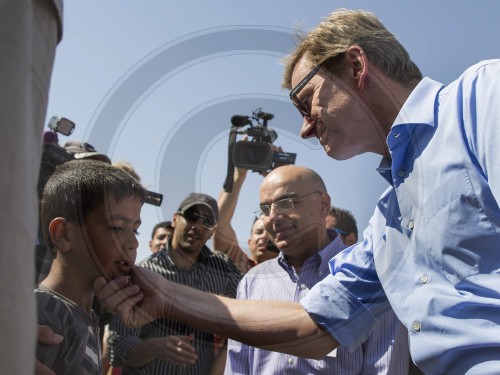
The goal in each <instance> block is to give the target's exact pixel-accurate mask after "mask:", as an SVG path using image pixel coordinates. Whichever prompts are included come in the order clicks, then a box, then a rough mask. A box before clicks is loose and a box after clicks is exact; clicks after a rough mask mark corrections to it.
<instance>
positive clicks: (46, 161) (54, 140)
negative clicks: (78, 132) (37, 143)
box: [38, 116, 163, 206]
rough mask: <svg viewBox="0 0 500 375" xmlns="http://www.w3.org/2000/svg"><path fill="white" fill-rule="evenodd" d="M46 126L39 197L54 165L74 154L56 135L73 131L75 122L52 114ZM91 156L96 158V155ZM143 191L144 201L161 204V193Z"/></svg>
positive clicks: (86, 145)
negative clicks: (60, 142)
mask: <svg viewBox="0 0 500 375" xmlns="http://www.w3.org/2000/svg"><path fill="white" fill-rule="evenodd" d="M48 128H49V129H50V130H49V131H46V132H45V133H44V135H43V150H42V160H41V164H40V174H39V176H38V197H39V199H41V198H42V194H43V189H44V188H45V184H46V183H47V181H48V179H49V178H50V176H52V174H53V173H54V171H55V170H56V167H57V166H58V165H60V164H63V163H66V162H67V161H70V160H73V159H75V155H73V154H72V153H71V152H69V151H68V150H66V148H64V147H62V146H61V145H59V138H58V135H57V134H58V133H59V134H62V135H65V136H69V135H71V134H72V133H73V130H74V129H75V123H74V122H73V121H71V120H68V119H67V118H65V117H58V116H53V117H52V118H51V119H50V120H49V123H48ZM83 145H84V146H85V148H86V149H87V150H86V151H89V153H95V154H97V152H96V150H95V149H94V147H93V146H92V145H89V144H88V143H83ZM77 155H78V154H77ZM80 155H83V154H80ZM100 155H102V157H101V158H100V160H102V158H104V159H105V161H106V162H109V163H111V161H110V160H109V158H108V157H106V156H104V155H103V154H100ZM90 158H92V157H90ZM93 158H94V159H96V157H93ZM103 161H104V160H103ZM145 193H146V200H145V201H144V203H148V204H151V205H154V206H160V205H161V202H162V200H163V195H162V194H160V193H156V192H154V191H149V190H145Z"/></svg>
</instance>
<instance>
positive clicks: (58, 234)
mask: <svg viewBox="0 0 500 375" xmlns="http://www.w3.org/2000/svg"><path fill="white" fill-rule="evenodd" d="M68 230H69V228H68V222H67V221H66V219H65V218H63V217H56V218H55V219H53V220H52V221H51V222H50V224H49V234H50V239H51V240H52V243H53V244H54V246H55V248H56V249H57V250H58V251H61V252H66V251H68V250H70V249H71V243H70V241H69V235H68Z"/></svg>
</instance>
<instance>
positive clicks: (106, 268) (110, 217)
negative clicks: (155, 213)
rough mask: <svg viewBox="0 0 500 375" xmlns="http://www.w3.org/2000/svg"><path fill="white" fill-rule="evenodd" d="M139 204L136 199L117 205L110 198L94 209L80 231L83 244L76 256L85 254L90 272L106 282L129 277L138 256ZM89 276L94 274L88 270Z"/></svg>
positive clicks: (128, 199) (125, 200)
mask: <svg viewBox="0 0 500 375" xmlns="http://www.w3.org/2000/svg"><path fill="white" fill-rule="evenodd" d="M141 207H142V203H141V202H139V201H137V200H136V199H135V198H131V197H128V198H124V199H123V200H121V201H119V202H117V201H116V200H115V199H114V198H112V197H110V198H109V200H106V201H105V203H104V204H102V205H100V206H98V207H96V208H95V209H93V210H92V211H91V212H90V213H89V214H88V215H87V220H86V226H85V228H86V233H85V230H84V229H85V228H82V229H83V230H82V235H83V238H82V240H83V241H82V242H83V243H82V244H81V246H84V247H85V248H86V249H85V248H84V249H82V250H83V251H79V253H87V254H89V255H90V259H89V258H88V256H87V261H89V260H90V262H85V261H84V260H83V259H82V260H83V262H82V265H83V264H85V263H87V264H89V268H91V269H92V268H93V269H94V273H95V272H96V271H97V275H99V274H102V275H103V276H104V277H106V278H107V279H114V278H116V277H118V276H122V275H128V274H129V273H130V270H131V268H132V266H133V265H134V263H135V259H136V256H137V247H138V245H139V242H138V241H137V237H136V236H137V230H138V228H139V226H140V225H141V219H140V213H141ZM89 273H93V272H92V271H91V270H90V269H89Z"/></svg>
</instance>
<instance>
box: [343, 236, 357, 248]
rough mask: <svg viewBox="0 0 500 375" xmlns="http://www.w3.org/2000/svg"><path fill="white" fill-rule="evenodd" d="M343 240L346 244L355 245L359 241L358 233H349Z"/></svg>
mask: <svg viewBox="0 0 500 375" xmlns="http://www.w3.org/2000/svg"><path fill="white" fill-rule="evenodd" d="M343 240H344V241H343V242H344V244H345V245H346V246H351V245H354V244H355V243H356V242H357V240H356V235H355V234H354V233H349V234H348V235H347V236H344V238H343Z"/></svg>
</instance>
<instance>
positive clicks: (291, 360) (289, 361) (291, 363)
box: [288, 357, 293, 365]
mask: <svg viewBox="0 0 500 375" xmlns="http://www.w3.org/2000/svg"><path fill="white" fill-rule="evenodd" d="M288 364H289V365H293V358H291V357H290V358H288Z"/></svg>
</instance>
